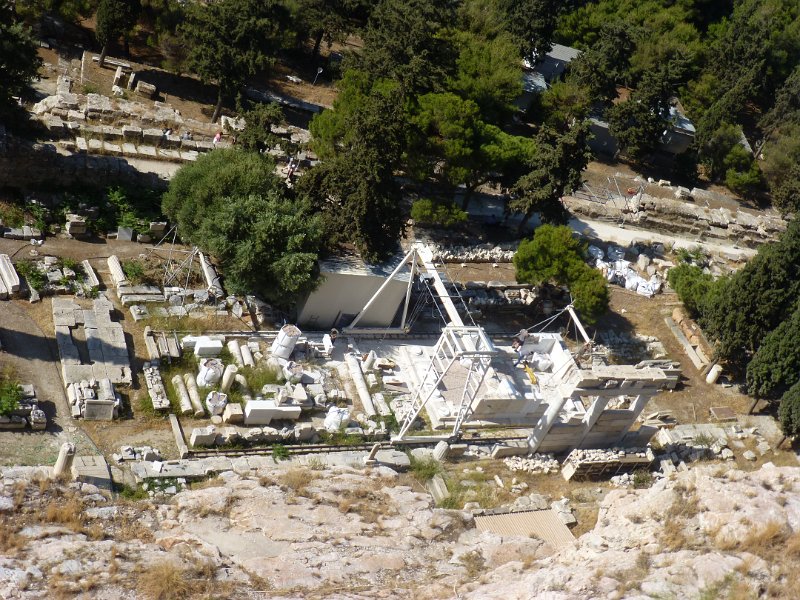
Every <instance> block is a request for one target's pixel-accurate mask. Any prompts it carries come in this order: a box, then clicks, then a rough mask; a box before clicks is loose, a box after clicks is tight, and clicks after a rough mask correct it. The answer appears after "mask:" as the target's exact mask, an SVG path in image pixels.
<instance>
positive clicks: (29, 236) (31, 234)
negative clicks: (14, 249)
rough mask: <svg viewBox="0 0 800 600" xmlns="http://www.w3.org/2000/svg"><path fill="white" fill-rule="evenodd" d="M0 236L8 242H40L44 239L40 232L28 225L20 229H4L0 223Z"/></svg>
mask: <svg viewBox="0 0 800 600" xmlns="http://www.w3.org/2000/svg"><path fill="white" fill-rule="evenodd" d="M0 234H2V236H3V237H4V238H6V239H8V240H25V241H26V242H27V241H29V240H41V239H43V238H44V236H43V235H42V230H41V229H37V228H36V227H31V226H30V225H23V226H22V227H4V226H3V225H2V224H1V223H0Z"/></svg>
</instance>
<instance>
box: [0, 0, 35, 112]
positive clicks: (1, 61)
mask: <svg viewBox="0 0 800 600" xmlns="http://www.w3.org/2000/svg"><path fill="white" fill-rule="evenodd" d="M40 65H41V60H39V57H38V56H37V54H36V43H35V42H34V41H33V38H31V35H30V31H29V30H28V29H27V28H26V27H25V26H24V25H23V24H22V23H18V22H16V18H15V16H14V10H13V8H12V4H11V2H10V0H0V113H2V112H4V109H7V108H8V107H9V106H10V105H11V104H12V102H13V101H12V97H13V96H18V95H21V94H22V93H23V92H24V91H25V90H26V89H27V86H28V84H29V83H30V81H31V80H32V79H33V78H34V77H36V73H37V72H38V70H39V66H40Z"/></svg>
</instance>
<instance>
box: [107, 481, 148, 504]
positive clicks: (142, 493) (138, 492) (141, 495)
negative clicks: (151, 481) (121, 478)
mask: <svg viewBox="0 0 800 600" xmlns="http://www.w3.org/2000/svg"><path fill="white" fill-rule="evenodd" d="M115 486H116V488H115V491H116V492H117V493H118V494H119V496H120V498H124V499H125V500H129V501H132V502H135V501H137V500H146V499H147V498H148V497H149V496H148V494H147V491H146V490H143V489H142V487H141V486H138V485H137V486H136V487H131V486H129V485H125V484H119V483H117V484H115Z"/></svg>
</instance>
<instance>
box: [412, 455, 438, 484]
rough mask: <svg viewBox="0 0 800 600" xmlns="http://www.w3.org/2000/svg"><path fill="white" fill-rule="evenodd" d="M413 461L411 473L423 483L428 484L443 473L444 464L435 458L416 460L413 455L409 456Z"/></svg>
mask: <svg viewBox="0 0 800 600" xmlns="http://www.w3.org/2000/svg"><path fill="white" fill-rule="evenodd" d="M408 457H409V459H410V460H411V473H412V474H413V475H414V477H416V478H417V480H418V481H420V482H421V483H426V482H428V481H430V480H431V479H433V478H434V477H435V476H436V475H439V474H440V473H442V472H443V469H442V463H440V462H439V461H438V460H434V459H433V458H422V459H420V458H416V457H415V456H414V455H413V454H409V455H408Z"/></svg>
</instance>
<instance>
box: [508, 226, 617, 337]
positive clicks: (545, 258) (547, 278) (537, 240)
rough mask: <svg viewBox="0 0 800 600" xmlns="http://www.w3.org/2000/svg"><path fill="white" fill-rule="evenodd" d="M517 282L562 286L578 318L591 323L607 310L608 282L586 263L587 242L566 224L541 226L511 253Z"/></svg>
mask: <svg viewBox="0 0 800 600" xmlns="http://www.w3.org/2000/svg"><path fill="white" fill-rule="evenodd" d="M514 268H515V269H516V272H517V275H516V276H517V281H519V282H525V283H533V284H536V285H541V284H546V283H550V284H555V285H564V286H567V287H568V288H569V291H570V293H571V295H572V298H573V303H574V305H575V308H576V309H577V310H578V312H579V313H580V315H581V317H582V318H583V319H584V320H585V321H586V322H587V323H588V324H593V323H595V322H596V321H597V319H598V318H599V317H600V316H602V315H603V314H604V313H605V312H606V311H607V310H608V284H607V283H606V280H605V278H604V277H603V274H602V273H601V272H600V271H598V270H597V269H593V268H592V267H590V266H589V265H588V264H586V244H585V243H583V242H581V241H579V240H577V239H576V238H575V236H574V233H573V231H572V230H571V229H570V228H569V227H566V226H563V225H560V226H556V225H541V226H540V227H538V228H537V229H536V231H535V232H534V234H533V238H531V239H529V240H523V241H522V242H521V243H520V245H519V248H518V249H517V252H516V253H515V254H514Z"/></svg>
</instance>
